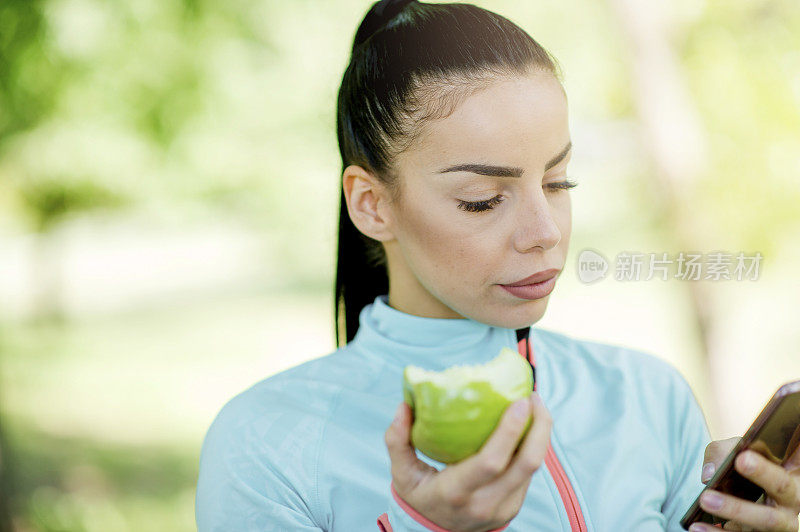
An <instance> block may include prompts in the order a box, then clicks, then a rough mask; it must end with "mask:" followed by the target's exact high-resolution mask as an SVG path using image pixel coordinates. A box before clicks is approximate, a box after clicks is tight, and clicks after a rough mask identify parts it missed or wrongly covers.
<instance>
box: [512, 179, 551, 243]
mask: <svg viewBox="0 0 800 532" xmlns="http://www.w3.org/2000/svg"><path fill="white" fill-rule="evenodd" d="M526 200H527V201H523V202H522V203H521V204H520V208H519V212H518V214H517V216H516V232H515V238H514V248H515V249H516V250H517V251H519V252H520V253H525V252H528V251H530V250H532V249H533V248H537V247H538V248H542V250H545V251H546V250H549V249H552V248H554V247H556V246H557V245H558V243H559V242H561V230H560V229H559V227H558V224H557V223H556V219H555V216H554V214H555V212H556V211H555V209H556V207H555V206H553V205H551V204H550V202H549V201H548V199H547V197H546V196H545V192H544V191H543V190H542V189H541V188H539V189H538V192H534V193H533V194H528V195H526Z"/></svg>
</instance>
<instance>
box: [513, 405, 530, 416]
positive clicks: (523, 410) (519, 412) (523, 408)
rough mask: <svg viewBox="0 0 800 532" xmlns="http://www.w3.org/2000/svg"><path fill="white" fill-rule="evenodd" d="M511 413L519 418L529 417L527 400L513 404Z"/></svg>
mask: <svg viewBox="0 0 800 532" xmlns="http://www.w3.org/2000/svg"><path fill="white" fill-rule="evenodd" d="M511 414H512V415H513V416H514V417H515V418H518V419H525V418H526V417H528V405H527V401H517V402H516V403H514V404H513V405H511Z"/></svg>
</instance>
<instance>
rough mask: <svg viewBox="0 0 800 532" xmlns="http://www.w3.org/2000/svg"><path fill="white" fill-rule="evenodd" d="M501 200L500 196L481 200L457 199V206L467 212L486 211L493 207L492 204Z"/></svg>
mask: <svg viewBox="0 0 800 532" xmlns="http://www.w3.org/2000/svg"><path fill="white" fill-rule="evenodd" d="M502 201H503V197H502V196H495V197H493V198H490V199H488V200H482V201H459V203H458V208H459V209H461V210H464V211H468V212H481V211H488V210H491V209H494V206H495V205H498V204H500V203H501V202H502Z"/></svg>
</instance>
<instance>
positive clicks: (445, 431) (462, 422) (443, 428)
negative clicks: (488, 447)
mask: <svg viewBox="0 0 800 532" xmlns="http://www.w3.org/2000/svg"><path fill="white" fill-rule="evenodd" d="M516 356H517V357H519V360H520V361H521V364H519V371H520V372H526V373H527V378H522V379H521V380H520V382H518V383H517V385H515V386H513V388H512V389H511V390H507V391H506V394H505V395H504V394H501V393H500V392H499V391H497V390H496V389H495V388H494V387H493V386H492V385H491V384H490V383H489V382H487V381H486V380H477V378H476V379H473V380H470V381H469V382H467V383H465V384H464V385H462V386H460V387H458V388H456V389H453V390H445V389H444V388H441V387H439V386H437V385H435V384H433V383H432V382H429V381H423V382H420V383H417V384H415V385H412V384H410V383H409V381H408V379H407V378H406V376H405V372H404V379H403V399H404V400H405V402H406V403H408V405H409V406H410V407H411V409H412V411H413V412H414V422H413V425H412V427H411V443H412V444H413V445H414V447H416V448H417V449H419V450H420V451H421V452H422V453H423V454H425V455H426V456H428V457H430V458H432V459H434V460H436V461H438V462H441V463H444V464H453V463H456V462H459V461H461V460H463V459H465V458H467V457H469V456H472V455H473V454H475V453H477V452H478V451H479V450H480V448H481V447H482V446H483V444H484V442H485V441H486V440H487V439H488V438H489V436H491V434H492V432H493V431H494V429H495V428H496V427H497V424H498V423H499V422H500V419H501V418H502V416H503V413H504V412H505V410H506V408H508V406H509V405H511V403H513V402H514V401H516V400H518V399H522V398H524V397H527V396H529V395H530V393H531V391H532V390H533V373H532V371H531V368H530V365H529V364H528V361H527V360H525V359H524V358H522V356H520V355H519V354H516ZM515 371H516V370H515ZM448 392H449V393H448ZM510 397H512V398H510ZM531 424H532V416H529V417H528V421H527V422H526V424H525V429H524V431H523V433H522V434H521V435H520V438H519V440H518V441H517V445H519V443H520V442H521V441H522V439H523V438H524V436H525V435H526V434H527V432H528V430H529V429H530V426H531Z"/></svg>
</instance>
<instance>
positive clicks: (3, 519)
mask: <svg viewBox="0 0 800 532" xmlns="http://www.w3.org/2000/svg"><path fill="white" fill-rule="evenodd" d="M6 459H7V453H6V441H5V439H4V438H3V426H2V423H0V532H11V530H13V527H12V525H11V508H10V504H9V503H10V501H9V499H10V497H11V486H10V479H9V474H8V464H7V462H6Z"/></svg>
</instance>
